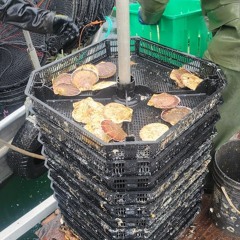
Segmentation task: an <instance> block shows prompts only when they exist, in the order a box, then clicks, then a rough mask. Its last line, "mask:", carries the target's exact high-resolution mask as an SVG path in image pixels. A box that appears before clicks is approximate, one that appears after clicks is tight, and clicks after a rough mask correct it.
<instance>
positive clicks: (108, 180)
mask: <svg viewBox="0 0 240 240" xmlns="http://www.w3.org/2000/svg"><path fill="white" fill-rule="evenodd" d="M202 133H203V134H205V135H203V136H204V138H203V136H200V139H197V140H196V141H194V147H192V148H190V149H189V147H188V148H187V150H185V149H183V151H182V152H181V153H182V154H180V155H178V156H176V157H175V156H173V157H172V159H170V161H171V162H170V163H169V164H168V165H166V166H165V167H164V168H162V169H161V170H159V171H158V172H156V173H155V175H153V176H137V175H136V174H134V175H128V176H116V177H115V176H106V175H105V172H102V171H101V170H99V169H97V168H93V167H92V165H91V164H90V162H89V161H88V160H87V159H82V161H79V159H80V158H81V157H80V155H76V154H74V153H73V152H72V154H71V153H70V151H69V152H67V153H66V150H67V148H64V147H62V148H60V149H59V148H56V147H55V144H56V143H57V142H55V144H54V143H53V145H52V144H51V143H50V144H49V145H48V144H44V146H45V148H44V149H45V151H44V152H43V154H45V155H46V156H49V157H50V158H52V159H54V156H56V155H59V157H60V158H61V159H62V160H63V161H62V162H61V163H60V164H61V165H62V166H65V168H67V169H71V173H73V174H75V173H76V172H78V170H80V171H81V172H82V173H83V174H84V175H85V176H88V178H90V179H91V178H94V179H95V180H96V181H98V182H99V184H100V183H101V184H103V185H104V186H106V188H108V189H111V190H116V191H130V190H131V191H133V190H140V191H142V190H148V191H149V190H151V189H152V188H154V187H155V186H156V185H158V186H160V185H162V184H163V183H164V181H165V180H166V179H168V178H169V176H170V175H171V174H172V173H176V172H178V171H181V169H182V168H183V166H184V168H186V167H187V166H188V165H189V159H191V156H192V155H193V154H194V153H195V152H196V151H197V152H198V149H199V148H200V149H201V145H202V144H203V143H204V142H205V141H206V139H208V140H209V145H207V146H206V147H207V148H208V149H211V144H210V140H212V138H213V136H214V135H213V134H211V131H209V129H207V130H206V131H203V132H202ZM201 151H202V150H201ZM191 160H192V159H191ZM83 162H84V164H83Z"/></svg>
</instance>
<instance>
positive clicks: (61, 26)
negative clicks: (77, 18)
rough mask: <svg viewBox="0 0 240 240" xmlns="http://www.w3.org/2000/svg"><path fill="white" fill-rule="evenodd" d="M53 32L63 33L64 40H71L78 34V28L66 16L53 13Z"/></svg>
mask: <svg viewBox="0 0 240 240" xmlns="http://www.w3.org/2000/svg"><path fill="white" fill-rule="evenodd" d="M53 34H56V35H64V37H65V40H66V42H71V41H73V40H74V39H76V38H77V37H78V36H79V29H78V27H77V25H76V24H75V23H74V22H73V20H72V19H71V18H69V17H68V16H65V15H55V17H54V19H53Z"/></svg>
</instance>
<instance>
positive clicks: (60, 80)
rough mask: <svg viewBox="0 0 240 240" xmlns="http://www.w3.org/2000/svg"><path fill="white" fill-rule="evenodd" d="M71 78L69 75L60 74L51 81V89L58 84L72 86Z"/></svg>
mask: <svg viewBox="0 0 240 240" xmlns="http://www.w3.org/2000/svg"><path fill="white" fill-rule="evenodd" d="M71 79H72V76H71V74H69V73H61V74H59V75H58V76H57V77H56V78H54V79H53V80H52V85H53V87H56V86H57V85H59V84H72V83H71Z"/></svg>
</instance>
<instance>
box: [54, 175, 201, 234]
mask: <svg viewBox="0 0 240 240" xmlns="http://www.w3.org/2000/svg"><path fill="white" fill-rule="evenodd" d="M202 181H203V177H202V176H201V177H199V179H197V180H196V181H195V182H194V183H193V184H192V186H189V188H188V189H187V190H186V191H185V192H184V194H182V195H177V194H176V193H175V194H172V195H170V196H168V202H165V203H164V202H161V201H160V202H158V203H157V204H158V205H159V206H158V208H159V209H157V211H153V212H150V213H149V215H148V216H143V215H142V216H140V215H139V214H138V215H137V216H131V217H127V216H116V215H115V216H114V215H111V214H109V212H108V211H107V209H106V208H105V205H103V206H102V207H98V206H95V203H94V202H93V201H91V199H89V197H88V196H87V195H85V196H84V195H81V197H80V196H79V197H78V198H76V197H75V196H74V195H72V194H70V193H69V192H68V189H67V188H66V186H65V185H59V184H58V183H55V182H53V184H52V187H53V189H54V193H55V196H56V198H57V200H59V199H60V198H61V199H64V201H65V204H67V205H68V207H71V209H72V210H73V209H77V210H78V209H79V208H84V209H86V211H91V212H92V213H93V214H96V216H99V217H100V218H102V219H103V221H105V222H106V223H108V224H109V226H111V227H124V228H128V227H138V228H139V227H143V228H148V229H149V231H150V230H151V231H155V228H157V227H158V226H159V225H160V224H162V223H164V221H166V220H167V218H168V217H170V216H171V215H172V214H173V212H174V211H175V210H176V209H179V208H181V207H182V206H185V207H188V204H189V202H190V199H192V198H193V196H194V198H193V199H194V200H197V199H199V198H201V194H200V195H199V197H196V192H199V191H201V190H202ZM175 198H176V199H175ZM170 199H171V200H170ZM169 200H170V201H169ZM69 202H71V203H69ZM154 204H155V203H154ZM71 205H72V206H71ZM130 208H131V207H129V206H128V207H127V209H129V210H130ZM148 208H150V206H148Z"/></svg>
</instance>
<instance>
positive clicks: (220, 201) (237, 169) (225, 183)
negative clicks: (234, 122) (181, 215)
mask: <svg viewBox="0 0 240 240" xmlns="http://www.w3.org/2000/svg"><path fill="white" fill-rule="evenodd" d="M213 179H214V192H213V208H212V211H211V212H212V217H213V220H214V222H215V224H216V226H218V227H219V228H221V229H224V230H227V231H229V232H231V233H233V234H234V235H236V236H240V140H236V141H230V142H227V143H226V144H224V145H223V146H221V147H220V148H219V149H218V150H217V152H216V154H215V159H214V162H213Z"/></svg>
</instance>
